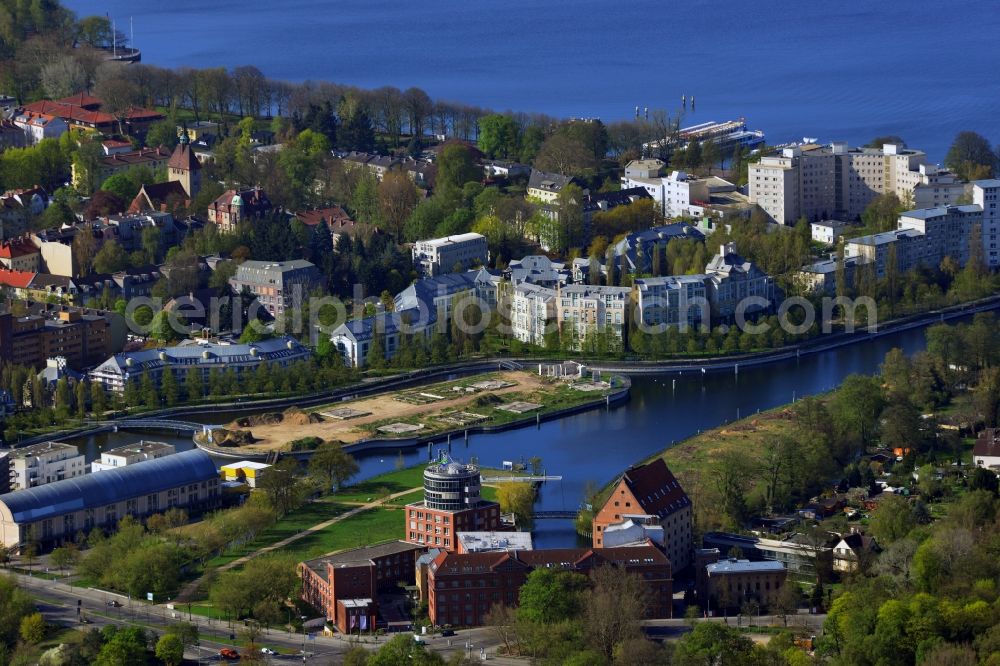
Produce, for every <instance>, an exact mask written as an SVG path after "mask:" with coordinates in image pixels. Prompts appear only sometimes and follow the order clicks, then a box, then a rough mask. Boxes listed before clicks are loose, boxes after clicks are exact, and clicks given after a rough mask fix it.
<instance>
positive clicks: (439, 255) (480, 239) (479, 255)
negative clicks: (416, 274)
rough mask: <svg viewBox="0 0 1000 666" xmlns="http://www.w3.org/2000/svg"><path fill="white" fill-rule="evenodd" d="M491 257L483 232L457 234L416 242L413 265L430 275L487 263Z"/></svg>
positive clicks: (424, 273)
mask: <svg viewBox="0 0 1000 666" xmlns="http://www.w3.org/2000/svg"><path fill="white" fill-rule="evenodd" d="M489 260H490V251H489V248H488V247H487V243H486V237H485V236H483V235H482V234H476V233H467V234H457V235H455V236H446V237H444V238H433V239H430V240H423V241H417V242H416V243H414V244H413V264H414V266H416V267H417V270H419V271H420V272H421V273H422V274H423V275H425V276H427V277H434V276H437V275H441V274H443V273H454V272H456V269H457V270H461V271H464V270H466V269H469V268H472V267H474V266H485V265H486V263H487V262H488V261H489Z"/></svg>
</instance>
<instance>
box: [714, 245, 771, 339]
mask: <svg viewBox="0 0 1000 666" xmlns="http://www.w3.org/2000/svg"><path fill="white" fill-rule="evenodd" d="M705 273H706V274H707V278H706V280H705V287H706V295H707V296H708V301H709V303H711V304H712V313H713V314H714V315H715V316H717V317H720V318H722V319H727V320H728V319H731V318H732V317H734V316H735V314H736V312H737V311H738V310H740V309H741V305H742V311H743V312H744V313H745V314H752V313H754V312H757V311H760V310H762V309H766V308H765V306H763V305H760V304H756V303H754V302H751V301H747V299H751V298H753V299H756V300H757V303H759V299H764V300H766V301H767V302H768V303H769V304H773V301H774V280H773V279H772V278H771V276H770V275H768V274H767V273H765V272H764V271H762V270H761V269H760V268H759V267H758V266H757V264H755V263H753V262H752V261H748V260H747V259H744V258H743V257H742V256H740V255H739V253H738V252H737V251H736V243H726V244H725V245H721V246H719V253H718V254H717V255H715V256H714V257H712V259H711V261H709V262H708V265H707V266H706V267H705Z"/></svg>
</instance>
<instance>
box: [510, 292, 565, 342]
mask: <svg viewBox="0 0 1000 666" xmlns="http://www.w3.org/2000/svg"><path fill="white" fill-rule="evenodd" d="M556 301H557V293H556V291H555V290H554V289H549V288H548V287H541V286H539V285H537V284H532V283H530V282H521V283H519V284H517V285H516V286H515V287H514V295H513V297H512V298H511V304H510V326H511V332H512V334H513V336H514V337H515V338H516V339H518V340H520V341H521V342H526V343H528V344H532V345H538V346H540V347H541V346H544V345H545V333H546V330H547V328H548V326H549V325H550V324H553V323H554V322H555V321H556ZM553 330H555V329H554V328H553Z"/></svg>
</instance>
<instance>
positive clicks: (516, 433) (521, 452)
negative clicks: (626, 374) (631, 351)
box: [73, 329, 925, 547]
mask: <svg viewBox="0 0 1000 666" xmlns="http://www.w3.org/2000/svg"><path fill="white" fill-rule="evenodd" d="M924 344H925V340H924V331H923V329H914V330H910V331H905V332H902V333H897V334H893V335H887V336H884V337H880V338H876V339H874V340H871V341H869V342H865V343H862V344H857V345H852V346H849V347H844V348H841V349H837V350H833V351H829V352H824V353H820V354H815V355H812V356H807V357H804V358H802V359H800V360H791V361H786V362H782V363H776V364H773V365H768V366H765V367H758V368H750V369H744V370H741V371H740V373H739V376H736V375H735V374H730V373H728V372H726V373H717V374H708V375H704V376H702V375H697V376H695V375H684V376H677V375H669V374H664V375H654V376H635V377H633V378H632V393H631V398H630V400H629V401H628V402H626V403H624V404H621V405H619V406H617V407H613V408H612V409H610V410H594V411H589V412H584V413H581V414H576V415H574V416H569V417H566V418H562V419H558V420H555V421H548V422H545V423H542V424H541V425H540V426H537V427H527V428H520V429H517V430H510V431H507V432H502V433H496V434H488V435H487V434H481V435H473V436H471V437H470V439H469V442H468V444H466V442H465V441H464V440H463V439H462V438H461V437H456V438H454V441H453V442H452V446H451V451H452V455H453V456H454V457H456V458H458V459H461V460H469V459H471V458H473V457H475V458H477V459H478V461H479V462H480V464H482V465H485V466H488V467H500V466H501V464H502V461H504V460H512V461H520V460H527V459H529V458H531V457H532V456H536V455H537V456H541V458H542V461H543V464H544V467H545V470H546V472H547V473H548V474H552V475H561V476H562V477H563V480H562V481H559V482H549V483H546V484H544V486H543V487H542V491H541V494H540V497H539V502H538V504H537V508H538V509H539V510H575V509H576V508H577V507H579V505H580V502H581V501H582V499H583V493H584V488H585V486H586V484H587V482H588V481H593V482H595V483H597V484H599V485H604V484H605V483H607V482H609V481H611V480H613V479H614V478H615V477H616V476H617V475H619V474H621V472H622V471H623V470H624V469H625V468H626V467H628V466H629V465H631V464H633V463H637V462H640V461H641V460H643V459H644V458H646V457H648V456H650V455H652V454H653V453H656V452H657V451H660V450H662V449H664V448H667V447H668V446H670V445H671V444H673V443H675V442H677V441H680V440H682V439H684V438H686V437H689V436H691V435H693V434H695V433H697V432H699V431H701V430H706V429H709V428H714V427H716V426H718V425H721V424H723V423H726V422H727V421H732V420H734V419H736V418H737V417H739V416H748V415H750V414H753V413H754V412H756V411H757V410H763V409H769V408H771V407H775V406H777V405H781V404H784V403H788V402H791V401H792V400H793V399H797V398H801V397H803V396H806V395H810V394H815V393H820V392H824V391H828V390H830V389H832V388H834V387H836V386H837V385H839V384H840V382H841V381H843V379H844V377H846V376H847V375H849V374H851V373H867V374H871V373H874V372H877V370H878V366H879V364H880V363H881V362H882V359H883V358H884V356H885V353H886V352H887V351H889V349H891V348H893V347H900V348H902V349H903V350H904V351H905V352H906V353H907V354H913V353H916V352H917V351H920V350H921V349H923V348H924ZM675 379H676V382H677V383H676V388H675V387H674V385H673V381H674V380H675ZM232 418H233V415H231V414H218V415H207V416H206V415H203V417H202V418H195V419H193V420H199V421H203V422H206V423H222V422H225V421H228V420H231V419H232ZM141 436H145V437H146V438H147V439H158V440H165V441H170V442H174V443H176V444H177V445H178V446H179V448H190V446H191V441H190V439H189V438H177V437H166V436H162V435H158V434H152V433H146V434H144V435H141ZM139 437H140V435H139V434H137V433H127V432H118V433H113V434H112V433H109V434H104V435H98V436H94V437H89V438H81V439H80V440H77V441H75V442H73V443H76V444H79V445H81V447H82V448H83V449H84V450H85V451H86V452H87V454H88V457H90V458H93V457H95V456H97V455H98V451H99V450H100V449H101V448H103V447H110V446H121V445H123V444H127V443H131V442H134V441H136V440H137V439H138V438H139ZM441 448H447V447H446V446H445V444H444V443H440V444H435V445H434V446H433V447H432V449H433V451H434V452H435V453H436V452H437V451H438V450H439V449H441ZM402 454H403V457H404V458H405V461H406V464H407V465H416V464H418V463H421V462H423V461H425V460H426V459H427V448H426V447H419V448H410V449H403V450H402ZM397 456H398V452H397V451H392V450H387V451H379V452H372V453H368V454H356V457H357V458H358V461H359V463H360V466H361V473H360V474H359V475H358V478H359V479H363V478H370V477H372V476H375V475H376V474H380V473H382V472H387V471H391V470H392V469H393V468H394V466H395V464H396V461H397ZM536 526H537V529H536V530H535V542H536V545H538V546H540V547H541V546H545V547H550V546H568V545H572V544H574V543H575V542H576V538H577V537H576V533H575V532H574V531H573V526H572V523H571V521H566V520H543V521H538V523H537V524H536Z"/></svg>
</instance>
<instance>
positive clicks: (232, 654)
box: [219, 648, 240, 661]
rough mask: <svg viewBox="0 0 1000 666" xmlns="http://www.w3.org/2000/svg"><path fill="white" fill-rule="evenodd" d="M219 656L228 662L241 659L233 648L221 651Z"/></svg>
mask: <svg viewBox="0 0 1000 666" xmlns="http://www.w3.org/2000/svg"><path fill="white" fill-rule="evenodd" d="M219 656H220V657H222V658H223V659H225V660H227V661H236V660H238V659H239V658H240V653H239V652H237V651H236V650H234V649H233V648H222V649H221V650H219Z"/></svg>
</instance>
